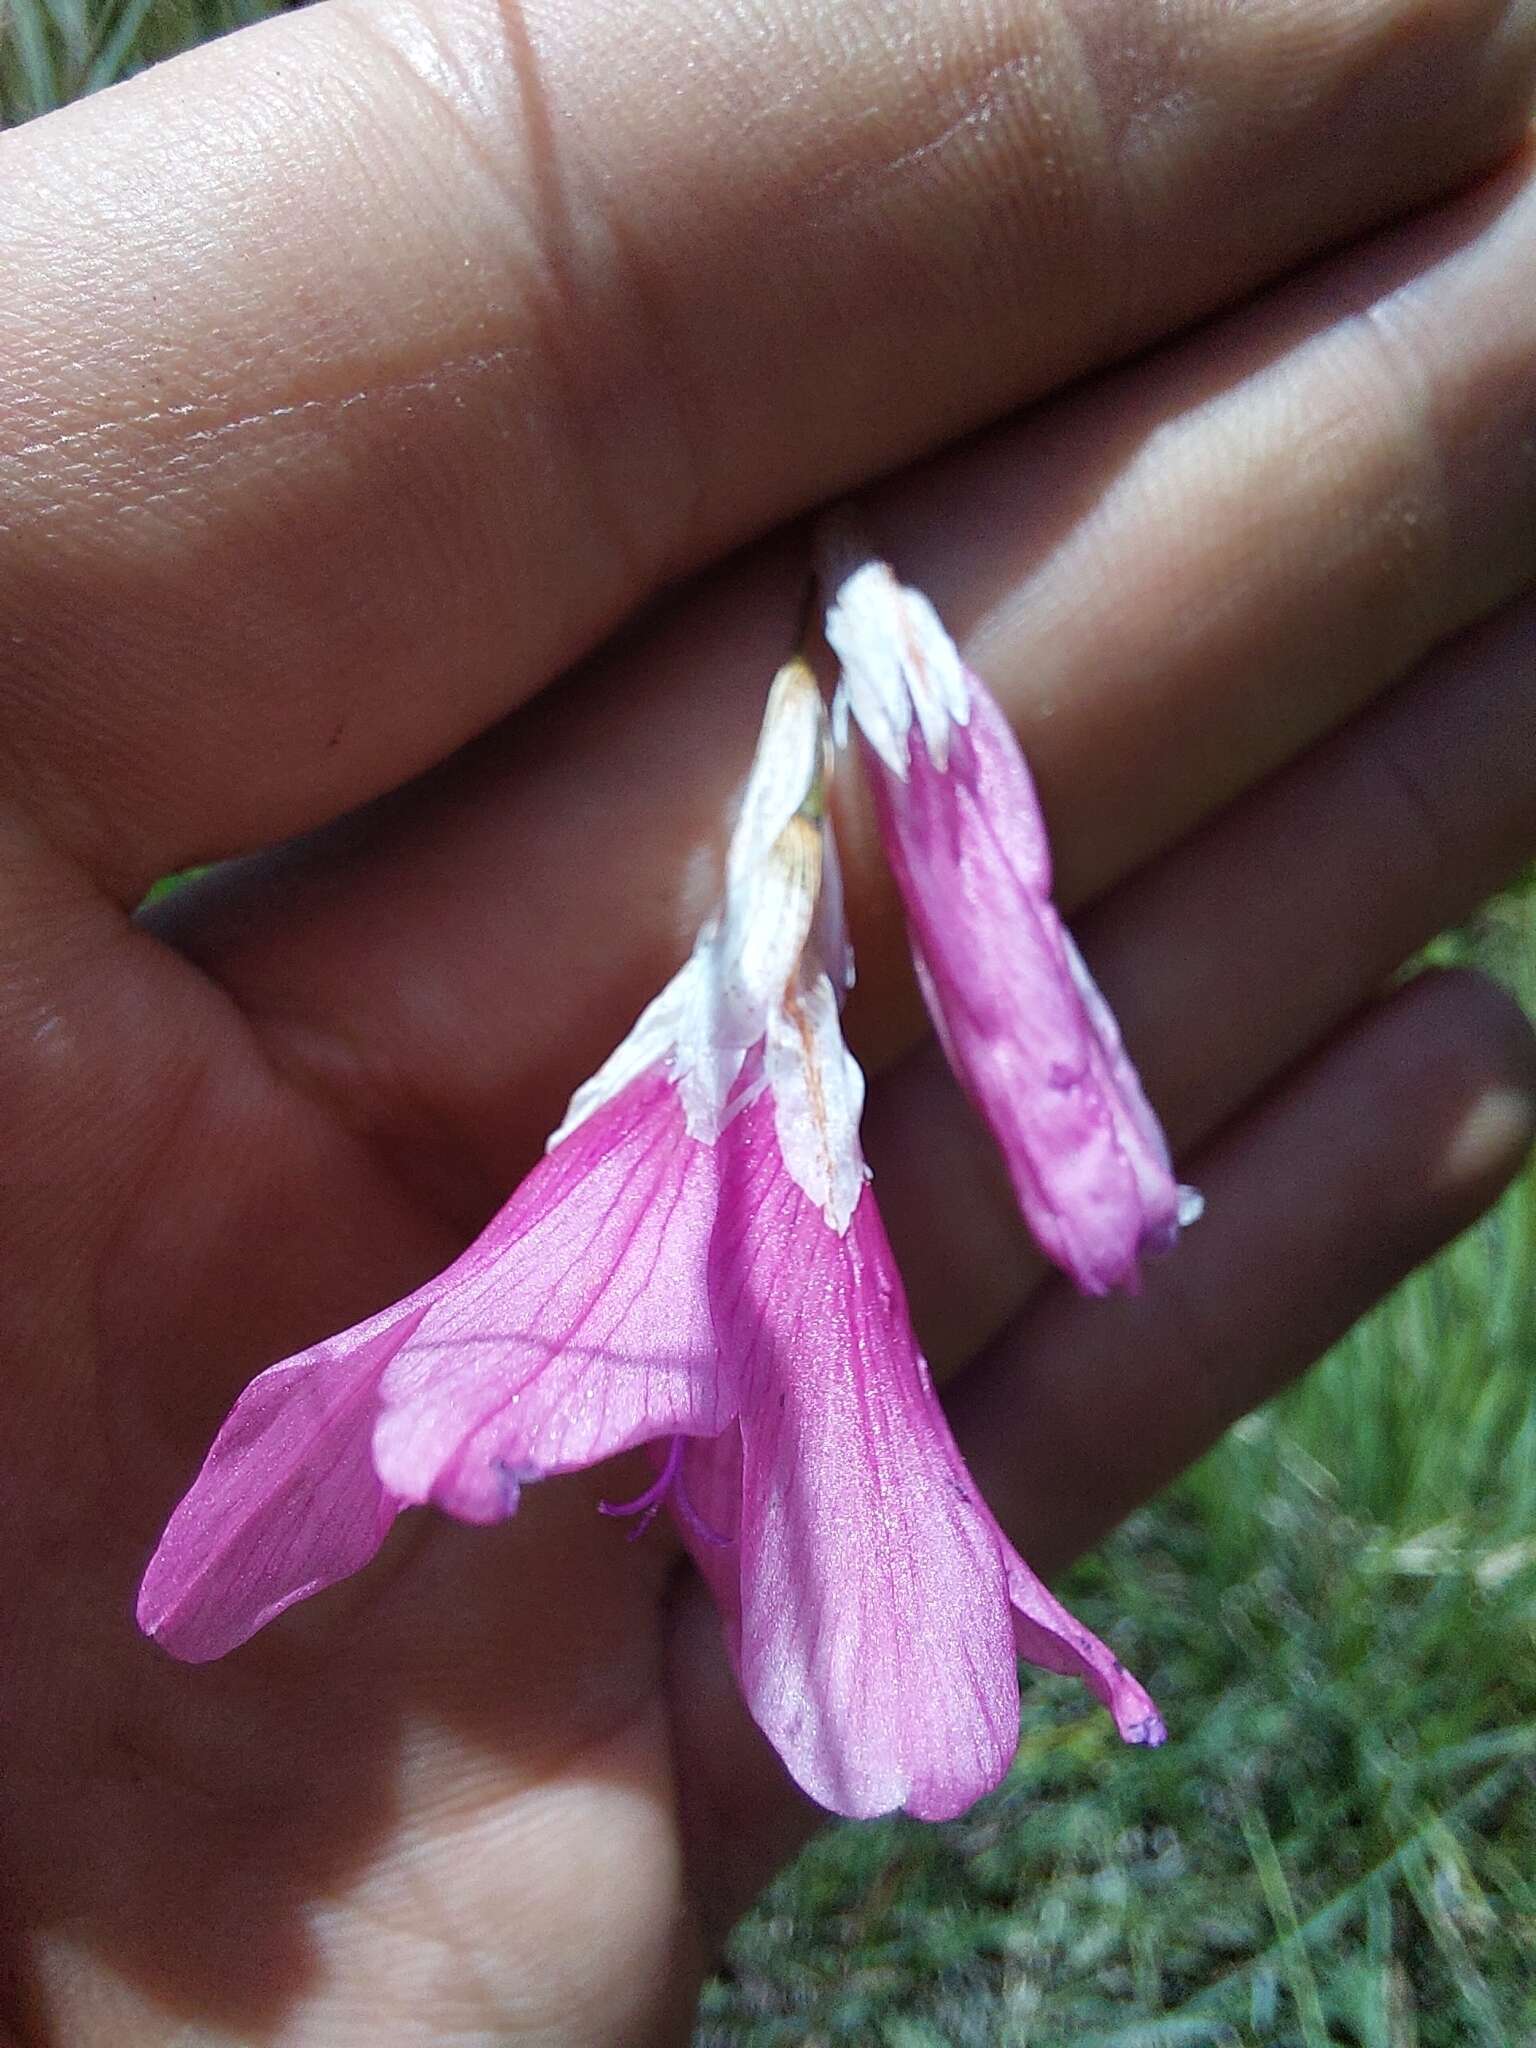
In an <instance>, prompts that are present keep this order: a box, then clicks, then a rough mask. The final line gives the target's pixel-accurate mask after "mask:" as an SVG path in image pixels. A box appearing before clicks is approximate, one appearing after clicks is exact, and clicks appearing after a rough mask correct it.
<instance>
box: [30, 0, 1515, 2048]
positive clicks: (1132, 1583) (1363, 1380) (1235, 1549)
mask: <svg viewBox="0 0 1536 2048" xmlns="http://www.w3.org/2000/svg"><path fill="white" fill-rule="evenodd" d="M636 4H637V5H644V4H647V0H636ZM277 11H279V9H278V8H277V7H276V6H275V5H273V4H270V0H0V120H3V121H4V122H5V123H6V124H10V123H13V122H15V121H18V120H23V119H26V118H28V117H30V116H31V115H33V114H36V113H41V112H44V111H46V110H47V109H49V108H50V107H53V106H57V105H59V104H61V103H62V102H63V101H65V100H67V99H70V98H73V97H75V96H76V95H78V94H80V93H82V92H88V91H92V90H94V89H96V88H97V87H99V86H101V85H104V84H107V83H110V82H111V80H112V79H114V78H115V77H118V76H121V75H122V74H123V73H125V72H127V71H129V70H133V69H136V68H138V67H139V66H140V65H142V64H144V63H148V62H153V61H154V60H156V59H157V58H160V57H163V56H167V55H169V54H171V53H172V52H173V51H174V50H176V49H179V48H182V47H184V46H185V45H186V44H188V43H190V42H193V41H197V40H200V39H201V38H203V37H206V36H208V35H211V34H215V33H218V32H220V31H221V30H224V29H227V28H232V27H237V26H239V25H241V24H242V23H244V22H247V21H251V20H255V19H257V18H259V17H260V16H262V15H264V14H269V13H274V12H277ZM1434 951H1435V953H1436V954H1437V955H1438V956H1439V957H1451V958H1457V959H1471V960H1474V961H1476V962H1477V963H1479V964H1480V965H1482V966H1484V967H1486V968H1488V969H1490V970H1492V971H1493V972H1495V973H1497V974H1499V975H1500V976H1501V977H1502V978H1503V979H1504V980H1506V981H1507V982H1508V983H1509V984H1510V985H1511V986H1513V987H1515V988H1516V990H1517V991H1518V992H1519V993H1520V994H1521V996H1522V997H1523V999H1524V1000H1525V1002H1526V1004H1527V1006H1528V1007H1529V1008H1532V1009H1536V883H1533V882H1531V881H1527V883H1526V884H1525V885H1523V886H1522V887H1520V888H1518V889H1514V890H1511V891H1510V892H1509V893H1508V894H1506V895H1505V896H1503V897H1502V898H1500V899H1499V900H1498V901H1497V902H1496V903H1494V904H1492V905H1490V906H1489V907H1488V909H1487V910H1486V911H1484V912H1483V914H1482V915H1481V916H1480V917H1479V918H1478V919H1477V920H1476V921H1475V923H1474V924H1473V926H1472V927H1471V928H1470V929H1469V930H1468V931H1466V932H1464V933H1459V934H1456V935H1453V936H1452V937H1449V938H1447V939H1445V940H1443V941H1441V942H1440V945H1439V946H1438V947H1437V948H1435V949H1434ZM1304 1193H1305V1191H1304V1190H1298V1199H1304ZM1065 1590H1066V1592H1067V1593H1068V1595H1069V1597H1070V1599H1071V1601H1072V1604H1073V1605H1074V1606H1075V1607H1076V1608H1077V1610H1078V1611H1079V1612H1080V1613H1081V1614H1082V1615H1083V1617H1084V1619H1085V1620H1086V1621H1088V1622H1089V1623H1090V1624H1091V1625H1092V1626H1093V1627H1095V1628H1098V1629H1100V1630H1103V1631H1104V1632H1106V1633H1111V1634H1112V1635H1113V1637H1114V1640H1115V1644H1116V1647H1117V1649H1119V1650H1120V1652H1121V1653H1122V1654H1123V1655H1124V1656H1125V1658H1126V1660H1127V1662H1128V1663H1130V1664H1131V1665H1132V1666H1133V1667H1134V1668H1135V1669H1136V1670H1138V1671H1139V1672H1140V1673H1141V1674H1142V1675H1143V1676H1144V1677H1145V1678H1146V1679H1147V1680H1148V1682H1149V1683H1150V1684H1151V1686H1152V1688H1153V1690H1154V1692H1155V1693H1156V1694H1157V1696H1158V1697H1159V1698H1160V1699H1161V1700H1162V1702H1163V1703H1164V1705H1165V1707H1167V1708H1168V1709H1169V1713H1170V1719H1171V1720H1172V1721H1173V1723H1174V1726H1175V1739H1174V1740H1173V1741H1172V1742H1171V1743H1170V1744H1169V1746H1168V1747H1167V1748H1166V1749H1164V1750H1162V1751H1160V1752H1156V1753H1152V1754H1148V1753H1146V1752H1144V1751H1139V1750H1122V1749H1120V1748H1119V1747H1118V1746H1117V1745H1116V1744H1115V1742H1114V1740H1113V1737H1112V1735H1111V1733H1110V1731H1109V1724H1108V1722H1107V1720H1106V1719H1105V1717H1104V1716H1103V1715H1102V1714H1098V1713H1091V1712H1085V1710H1084V1707H1083V1703H1082V1697H1081V1694H1080V1692H1079V1691H1078V1689H1077V1688H1075V1687H1073V1686H1070V1685H1067V1684H1066V1683H1065V1682H1056V1681H1042V1682H1040V1683H1037V1684H1034V1685H1032V1686H1030V1687H1029V1688H1028V1689H1027V1692H1026V1699H1025V1706H1024V1714H1023V1729H1022V1743H1021V1747H1020V1752H1019V1757H1018V1761H1017V1764H1016V1765H1015V1768H1014V1770H1013V1772H1012V1774H1011V1775H1010V1777H1009V1779H1008V1781H1007V1782H1006V1784H1004V1785H1003V1786H1002V1787H1001V1789H1000V1790H999V1791H998V1792H997V1793H996V1794H995V1795H994V1796H993V1797H992V1798H990V1799H988V1800H986V1801H984V1802H983V1803H982V1804H981V1805H980V1806H979V1807H978V1808H977V1809H976V1810H975V1811H974V1812H973V1813H971V1814H969V1815H968V1816H967V1817H966V1818H965V1819H964V1820H963V1821H958V1822H955V1823H953V1824H951V1825H948V1826H943V1827H923V1826H920V1825H917V1824H914V1823H909V1822H904V1821H900V1820H896V1821H888V1822H876V1823H872V1824H866V1825H863V1826H845V1827H838V1828H833V1829H829V1830H828V1831H827V1832H826V1833H825V1834H824V1835H823V1836H822V1837H821V1838H820V1839H819V1840H818V1841H817V1842H816V1843H814V1844H813V1846H812V1847H811V1848H810V1849H809V1850H808V1851H807V1852H806V1853H805V1855H803V1856H802V1857H801V1859H800V1861H799V1863H798V1864H797V1865H796V1866H795V1867H794V1868H793V1869H792V1870H791V1871H789V1872H787V1873H786V1874H785V1875H784V1877H783V1878H781V1879H780V1881H779V1882H778V1883H777V1884H776V1885H775V1886H774V1888H773V1889H772V1891H771V1892H770V1893H769V1894H768V1896H767V1897H766V1898H765V1899H764V1901H763V1902H762V1904H761V1905H760V1906H759V1908H758V1909H757V1911H756V1912H754V1913H753V1914H752V1915H751V1916H750V1917H749V1918H748V1919H747V1920H746V1921H745V1922H744V1923H743V1924H742V1926H741V1927H740V1928H739V1929H738V1930H737V1933H736V1936H735V1938H734V1940H733V1943H732V1946H731V1951H730V1955H729V1959H728V1968H727V1971H726V1973H725V1974H724V1975H722V1976H721V1977H720V1978H719V1979H717V1980H716V1982H715V1983H714V1984H712V1985H711V1986H710V1987H709V1989H708V1990H707V1992H706V1994H705V1997H704V2000H703V2005H702V2008H701V2015H700V2021H699V2029H698V2035H697V2043H698V2048H776V2044H781V2043H796V2044H801V2048H815V2044H826V2048H831V2044H834V2043H835V2044H860V2048H863V2044H868V2048H1066V2044H1071V2048H1154V2044H1172V2043H1179V2044H1231V2048H1236V2044H1264V2048H1271V2044H1273V2048H1465V2044H1475V2048H1536V1166H1532V1167H1531V1168H1528V1169H1527V1171H1526V1173H1525V1175H1524V1177H1523V1179H1522V1180H1521V1182H1520V1183H1519V1184H1518V1185H1517V1186H1516V1187H1515V1188H1514V1189H1513V1190H1512V1191H1511V1192H1510V1194H1509V1195H1508V1196H1507V1198H1506V1199H1505V1201H1504V1202H1503V1203H1502V1204H1501V1205H1500V1207H1499V1208H1498V1210H1497V1211H1495V1213H1494V1214H1493V1215H1492V1216H1490V1217H1489V1218H1487V1219H1486V1220H1485V1221H1484V1222H1483V1223H1482V1224H1481V1225H1480V1226H1479V1227H1478V1228H1477V1229H1475V1230H1473V1231H1471V1232H1470V1233H1468V1235H1467V1236H1466V1237H1464V1238H1463V1239H1462V1240H1461V1241H1460V1243H1459V1244H1457V1245H1455V1246H1454V1247H1452V1249H1451V1250H1450V1251H1448V1252H1447V1253H1445V1254H1444V1255H1443V1256H1442V1257H1441V1258H1440V1259H1439V1260H1438V1261H1436V1263H1435V1264H1434V1265H1432V1266H1431V1267H1429V1268H1427V1269H1425V1270H1424V1271H1423V1272H1421V1273H1419V1274H1417V1275H1416V1276H1415V1277H1414V1278H1413V1279H1412V1280H1411V1281H1409V1282H1408V1284H1407V1285H1406V1286H1404V1287H1403V1288H1401V1289H1400V1290H1399V1291H1398V1293H1397V1294H1396V1295H1395V1296H1394V1297H1393V1298H1392V1300H1390V1301H1389V1302H1387V1303H1386V1304H1385V1305H1384V1306H1383V1307H1382V1308H1380V1309H1379V1310H1378V1311H1377V1312H1376V1313H1375V1314H1374V1315H1373V1316H1371V1317H1370V1318H1369V1319H1368V1320H1367V1321H1366V1322H1364V1323H1363V1324H1361V1325H1360V1326H1359V1327H1358V1328H1357V1329H1356V1330H1355V1331H1354V1332H1353V1334H1352V1335H1351V1336H1350V1337H1349V1338H1348V1339H1347V1340H1346V1341H1345V1342H1344V1343H1343V1344H1341V1345H1340V1346H1339V1347H1338V1348H1337V1350H1336V1351H1335V1352H1333V1354H1332V1355H1331V1356H1330V1357H1329V1358H1328V1359H1327V1360H1326V1361H1325V1362H1324V1363H1323V1364H1322V1365H1321V1366H1320V1367H1319V1368H1318V1369H1317V1371H1316V1372H1315V1373H1314V1374H1313V1375H1312V1376H1311V1378H1310V1379H1308V1380H1307V1381H1306V1382H1305V1383H1304V1384H1303V1385H1302V1386H1300V1387H1298V1388H1296V1389H1295V1390H1293V1391H1292V1392H1291V1393H1289V1394H1287V1395H1285V1396H1284V1397H1283V1398H1281V1399H1280V1400H1279V1401H1277V1402H1275V1403H1273V1404H1271V1406H1270V1407H1269V1408H1267V1409H1266V1410H1264V1411H1263V1412H1262V1413H1260V1414H1258V1415H1256V1416H1253V1417H1251V1418H1250V1419H1249V1420H1248V1421H1247V1422H1245V1423H1243V1424H1241V1425H1240V1426H1239V1427H1238V1428H1237V1429H1236V1430H1234V1431H1233V1432H1232V1433H1231V1435H1230V1436H1229V1437H1228V1438H1227V1439H1226V1441H1225V1442H1224V1443H1222V1444H1221V1445H1219V1446H1218V1448H1217V1449H1216V1450H1214V1451H1213V1452H1212V1453H1211V1454H1210V1455H1209V1456H1208V1457H1207V1458H1206V1459H1205V1460H1204V1461H1203V1463H1202V1464H1200V1465H1199V1466H1198V1467H1196V1468H1195V1470H1193V1471H1192V1472H1190V1473H1188V1474H1187V1475H1186V1476H1185V1477H1184V1478H1183V1479H1182V1480H1181V1481H1180V1482H1179V1483H1178V1484H1177V1485H1176V1486H1174V1487H1173V1488H1172V1489H1170V1491H1169V1492H1168V1493H1166V1494H1165V1495H1163V1497H1162V1498H1161V1499H1160V1500H1158V1501H1157V1502H1156V1503H1155V1504H1154V1505H1153V1506H1151V1507H1150V1508H1148V1509H1146V1510H1144V1511H1143V1512H1142V1513H1141V1514H1139V1515H1138V1516H1136V1517H1135V1518H1134V1519H1133V1520H1132V1521H1131V1522H1130V1523H1129V1524H1127V1525H1126V1527H1125V1528H1124V1529H1122V1530H1121V1531H1120V1533H1119V1534H1118V1535H1117V1536H1116V1537H1115V1538H1114V1539H1113V1540H1112V1541H1111V1542H1110V1543H1108V1544H1107V1545H1105V1546H1104V1548H1103V1549H1102V1550H1100V1551H1099V1552H1098V1553H1096V1554H1095V1555H1094V1556H1093V1557H1092V1558H1090V1559H1088V1560H1087V1561H1085V1562H1084V1563H1083V1564H1081V1565H1080V1566H1079V1567H1078V1568H1077V1570H1076V1571H1075V1572H1074V1573H1073V1574H1072V1575H1071V1578H1070V1580H1069V1582H1068V1585H1067V1587H1066V1588H1065Z"/></svg>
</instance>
